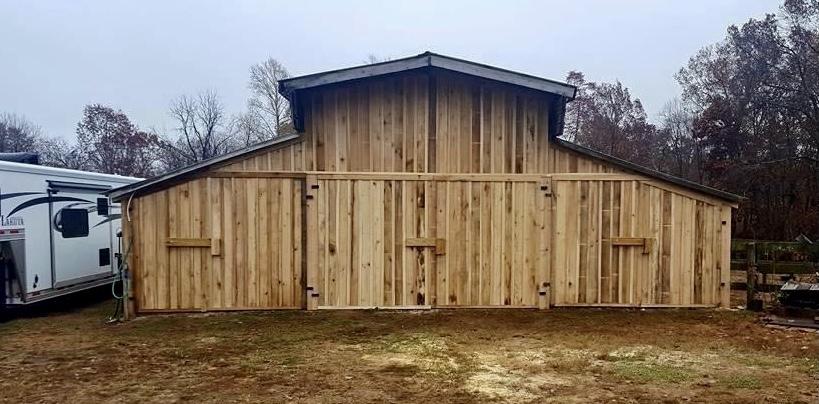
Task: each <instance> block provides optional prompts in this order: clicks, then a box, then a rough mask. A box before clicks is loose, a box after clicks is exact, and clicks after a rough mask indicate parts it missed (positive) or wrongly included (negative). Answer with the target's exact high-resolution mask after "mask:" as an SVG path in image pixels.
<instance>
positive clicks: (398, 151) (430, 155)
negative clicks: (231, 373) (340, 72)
mask: <svg viewBox="0 0 819 404" xmlns="http://www.w3.org/2000/svg"><path fill="white" fill-rule="evenodd" d="M303 100H304V102H305V118H306V129H305V133H303V134H302V141H301V142H298V143H294V144H291V145H288V146H285V147H278V148H270V149H268V150H264V151H260V152H257V153H254V154H251V155H247V156H243V157H241V158H237V159H234V160H231V161H229V162H227V163H224V164H221V165H219V166H217V167H214V168H213V169H211V170H210V171H208V172H206V173H202V174H199V177H198V178H196V179H193V180H190V181H188V182H185V183H182V184H178V185H175V186H172V187H170V188H167V189H164V190H160V191H157V192H153V193H150V194H147V195H142V196H137V197H136V198H134V200H133V201H132V206H131V212H132V216H133V217H132V222H131V226H133V227H132V228H127V229H126V233H127V234H126V240H129V239H132V240H133V242H134V247H133V250H134V253H133V254H132V257H131V267H132V268H133V274H134V275H133V280H134V286H135V292H136V293H135V297H136V301H137V306H138V308H139V309H140V310H142V311H150V310H199V309H209V310H211V309H212V310H218V309H252V308H297V307H305V306H306V305H309V304H310V303H311V302H312V297H310V298H307V299H306V298H305V287H306V286H307V287H312V288H314V290H315V294H316V295H317V296H318V301H317V302H316V304H317V305H318V306H323V307H349V306H356V307H372V306H379V307H384V306H394V307H396V306H417V305H425V306H437V307H445V306H463V307H466V306H472V307H476V306H477V307H483V306H516V307H529V306H533V305H536V304H537V303H538V299H539V297H538V296H539V294H538V292H539V291H541V288H542V287H543V286H544V285H550V289H549V291H550V293H551V295H550V298H549V299H550V302H551V303H552V304H558V305H631V306H638V305H681V306H693V305H714V304H718V303H719V304H723V305H727V303H728V293H729V290H728V288H727V287H726V286H724V285H728V284H729V282H728V279H727V274H728V268H729V264H728V260H729V257H728V247H727V246H728V243H729V242H730V209H731V207H730V205H729V204H728V203H726V202H724V201H720V200H716V199H713V198H710V197H706V196H703V195H702V194H699V193H697V192H694V191H690V190H687V189H684V188H681V187H679V186H676V185H671V184H669V183H666V182H662V181H659V180H655V179H652V178H649V177H646V176H641V175H634V174H628V173H627V172H625V171H624V170H622V169H620V168H619V167H615V166H612V165H611V164H609V163H606V162H603V161H600V160H596V159H593V158H590V157H588V156H585V155H582V154H579V153H576V152H574V151H571V150H567V149H564V148H561V147H560V146H556V145H553V144H550V143H549V141H548V139H549V137H548V133H547V131H548V122H547V118H546V117H547V116H548V108H549V102H548V100H547V99H546V98H545V97H544V96H543V95H541V94H538V93H535V92H531V91H528V90H519V89H516V88H514V87H512V86H508V85H503V84H499V83H493V82H488V81H479V80H475V79H470V78H465V77H464V76H460V75H455V74H436V75H435V76H433V78H432V79H430V76H428V75H426V74H418V73H411V74H402V75H396V76H392V77H386V78H379V79H371V80H364V81H358V82H356V83H351V84H345V85H337V86H331V87H327V88H324V89H322V91H313V92H311V93H308V94H305V97H303ZM368 173H370V174H372V176H370V177H367V174H368ZM410 173H421V174H418V176H417V177H414V178H413V177H406V176H407V175H410ZM459 173H460V174H459ZM350 174H354V175H352V176H350ZM322 175H323V177H322ZM402 175H403V176H402ZM492 175H494V176H497V177H495V178H494V179H491V180H490V179H489V177H486V176H492ZM481 176H483V177H481ZM526 176H530V177H526ZM532 177H536V178H534V179H533V178H532ZM311 178H312V180H313V181H314V182H311V180H310V179H311ZM527 178H528V179H527ZM542 180H544V181H551V185H550V186H548V187H547V188H548V189H549V191H548V192H551V195H550V196H548V197H546V196H545V194H544V191H543V190H542V189H541V188H540V185H538V184H539V182H540V181H542ZM312 186H316V188H312ZM303 189H307V192H308V194H304V193H303V192H304V191H303ZM548 192H546V193H548ZM308 196H309V197H312V198H314V199H312V200H310V199H306V198H307V197H308ZM305 202H306V204H304V203H305ZM541 209H545V210H543V211H541ZM309 223H313V225H312V226H313V227H310V224H309ZM304 226H307V227H304ZM126 227H127V226H126ZM538 229H540V230H538ZM533 234H534V235H536V236H533ZM622 237H636V238H645V239H651V240H653V241H652V242H651V243H652V244H651V246H650V247H649V248H646V250H645V251H646V254H643V251H642V250H641V249H640V248H638V247H633V246H632V247H628V246H615V245H613V240H614V239H615V238H622ZM173 238H177V239H193V241H190V240H189V242H194V243H197V242H198V243H199V244H201V245H200V246H197V247H193V246H188V247H180V246H171V247H169V246H168V242H169V240H170V239H173ZM204 239H209V242H211V241H213V240H218V242H219V243H220V244H218V245H215V247H208V246H206V245H205V242H204V241H203V240H204ZM408 239H428V240H427V241H429V240H436V239H443V240H445V243H446V253H445V254H440V255H436V254H435V253H434V252H433V249H431V248H430V247H417V246H415V247H413V246H409V245H407V243H408ZM197 240H198V241H197ZM183 241H184V240H183ZM415 241H416V242H417V240H415ZM214 248H216V250H217V252H218V253H216V254H214V252H213V249H214ZM309 266H315V268H316V269H315V271H313V272H311V271H308V267H309ZM311 277H313V278H311ZM311 293H312V292H311Z"/></svg>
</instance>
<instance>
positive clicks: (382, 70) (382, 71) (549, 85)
mask: <svg viewBox="0 0 819 404" xmlns="http://www.w3.org/2000/svg"><path fill="white" fill-rule="evenodd" d="M430 67H435V68H441V69H445V70H451V71H456V72H460V73H464V74H469V75H473V76H478V77H482V78H486V79H489V80H495V81H502V82H506V83H510V84H514V85H518V86H522V87H527V88H531V89H535V90H539V91H543V92H546V93H550V94H555V95H557V96H558V97H560V98H562V99H563V100H564V101H568V100H571V99H572V98H574V96H575V90H576V88H575V87H574V86H571V85H568V84H564V83H560V82H557V81H552V80H547V79H543V78H539V77H535V76H531V75H527V74H523V73H517V72H513V71H510V70H504V69H499V68H497V67H493V66H488V65H483V64H479V63H475V62H470V61H466V60H461V59H456V58H452V57H449V56H443V55H439V54H435V53H431V52H425V53H422V54H420V55H416V56H411V57H408V58H403V59H396V60H392V61H388V62H382V63H376V64H371V65H365V66H357V67H352V68H347V69H340V70H333V71H329V72H323V73H316V74H310V75H306V76H299V77H293V78H290V79H287V80H283V81H282V82H281V83H280V85H279V92H281V93H282V94H284V95H285V96H287V97H288V99H290V100H291V101H293V98H292V97H293V95H294V94H295V93H296V92H297V91H299V90H303V89H308V88H313V87H318V86H324V85H330V84H334V83H340V82H346V81H350V80H358V79H366V78H371V77H376V76H381V75H387V74H393V73H399V72H403V71H409V70H413V69H420V68H430ZM563 105H564V106H565V103H563ZM558 118H560V117H558ZM556 120H559V121H560V123H559V124H558V125H559V128H557V130H556V131H550V134H559V132H560V131H562V120H560V119H556ZM302 140H303V138H302V136H301V135H299V134H294V135H289V136H284V137H279V138H276V139H272V140H268V141H265V142H261V143H257V144H255V145H252V146H249V147H247V148H244V149H241V150H237V151H234V152H232V153H228V154H225V155H222V156H219V157H215V158H212V159H209V160H205V161H202V162H199V163H196V164H193V165H190V166H187V167H183V168H180V169H178V170H174V171H171V172H169V173H166V174H163V175H160V176H156V177H153V178H149V179H146V180H143V181H140V182H136V183H133V184H129V185H126V186H123V187H120V188H116V189H114V190H112V191H109V195H110V196H111V197H112V198H113V199H114V200H122V199H124V198H125V197H127V196H128V195H131V194H135V193H140V194H141V193H148V192H152V191H153V190H157V189H163V188H167V187H169V186H172V185H174V184H177V183H180V182H183V181H186V180H188V179H189V178H191V177H194V176H196V175H197V174H200V173H202V172H204V171H207V170H208V169H210V168H211V167H214V166H216V165H218V164H221V163H224V162H227V161H229V160H234V159H239V158H242V157H244V156H247V155H250V154H252V153H255V152H258V151H261V150H264V149H271V148H283V147H287V146H290V145H292V144H295V143H298V142H301V141H302ZM550 141H551V142H553V143H554V144H555V145H557V146H558V147H563V148H565V149H568V150H570V151H573V152H575V153H578V154H581V155H585V156H588V157H591V158H594V159H598V160H601V161H604V162H606V163H608V164H611V165H613V166H617V167H620V168H623V169H625V170H627V171H631V172H634V173H638V174H642V175H645V176H647V177H651V178H656V179H659V180H662V181H667V182H670V183H673V184H676V185H679V186H681V187H684V188H688V189H691V190H693V191H697V192H701V193H703V194H706V195H711V196H714V197H717V198H719V199H722V200H725V201H729V202H732V203H736V202H738V201H740V200H741V199H742V197H741V196H739V195H735V194H732V193H729V192H725V191H721V190H718V189H715V188H710V187H707V186H704V185H701V184H698V183H695V182H692V181H688V180H685V179H682V178H679V177H675V176H673V175H670V174H666V173H663V172H659V171H655V170H652V169H649V168H647V167H643V166H640V165H637V164H634V163H631V162H628V161H625V160H622V159H619V158H616V157H614V156H610V155H607V154H605V153H601V152H598V151H595V150H592V149H588V148H586V147H583V146H580V145H577V144H574V143H571V142H568V141H566V140H563V139H560V138H558V137H555V136H554V135H550Z"/></svg>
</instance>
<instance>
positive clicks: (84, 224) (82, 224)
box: [58, 209, 88, 238]
mask: <svg viewBox="0 0 819 404" xmlns="http://www.w3.org/2000/svg"><path fill="white" fill-rule="evenodd" d="M58 230H60V231H61V232H62V233H63V238H75V237H86V236H88V211H87V210H85V209H63V210H61V211H60V219H59V227H58Z"/></svg>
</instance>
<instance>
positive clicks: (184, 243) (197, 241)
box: [165, 237, 211, 248]
mask: <svg viewBox="0 0 819 404" xmlns="http://www.w3.org/2000/svg"><path fill="white" fill-rule="evenodd" d="M165 245H166V246H168V247H208V248H210V247H211V239H210V238H192V237H168V241H167V243H166V244H165Z"/></svg>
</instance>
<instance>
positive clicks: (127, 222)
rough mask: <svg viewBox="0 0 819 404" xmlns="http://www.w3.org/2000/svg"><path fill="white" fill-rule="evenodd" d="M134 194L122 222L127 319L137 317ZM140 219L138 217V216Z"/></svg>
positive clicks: (128, 202) (124, 313) (126, 206)
mask: <svg viewBox="0 0 819 404" xmlns="http://www.w3.org/2000/svg"><path fill="white" fill-rule="evenodd" d="M132 199H133V195H131V196H130V197H129V198H128V201H127V203H126V204H125V209H124V210H125V212H124V215H123V219H124V220H123V222H122V240H121V242H122V243H123V244H124V245H123V251H125V255H124V256H123V257H122V262H123V263H124V264H125V270H124V271H123V272H122V273H121V274H120V275H121V276H122V299H123V304H122V314H123V319H125V320H126V321H128V320H133V319H134V318H136V310H137V307H136V299H135V298H134V276H133V274H134V270H135V269H136V266H137V260H136V250H135V248H134V247H135V244H136V243H135V242H134V237H135V236H136V235H135V232H134V230H133V226H134V222H133V221H132V220H133V219H134V218H133V216H136V212H135V209H133V204H132ZM136 219H137V220H138V219H139V218H138V217H137V218H136Z"/></svg>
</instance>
